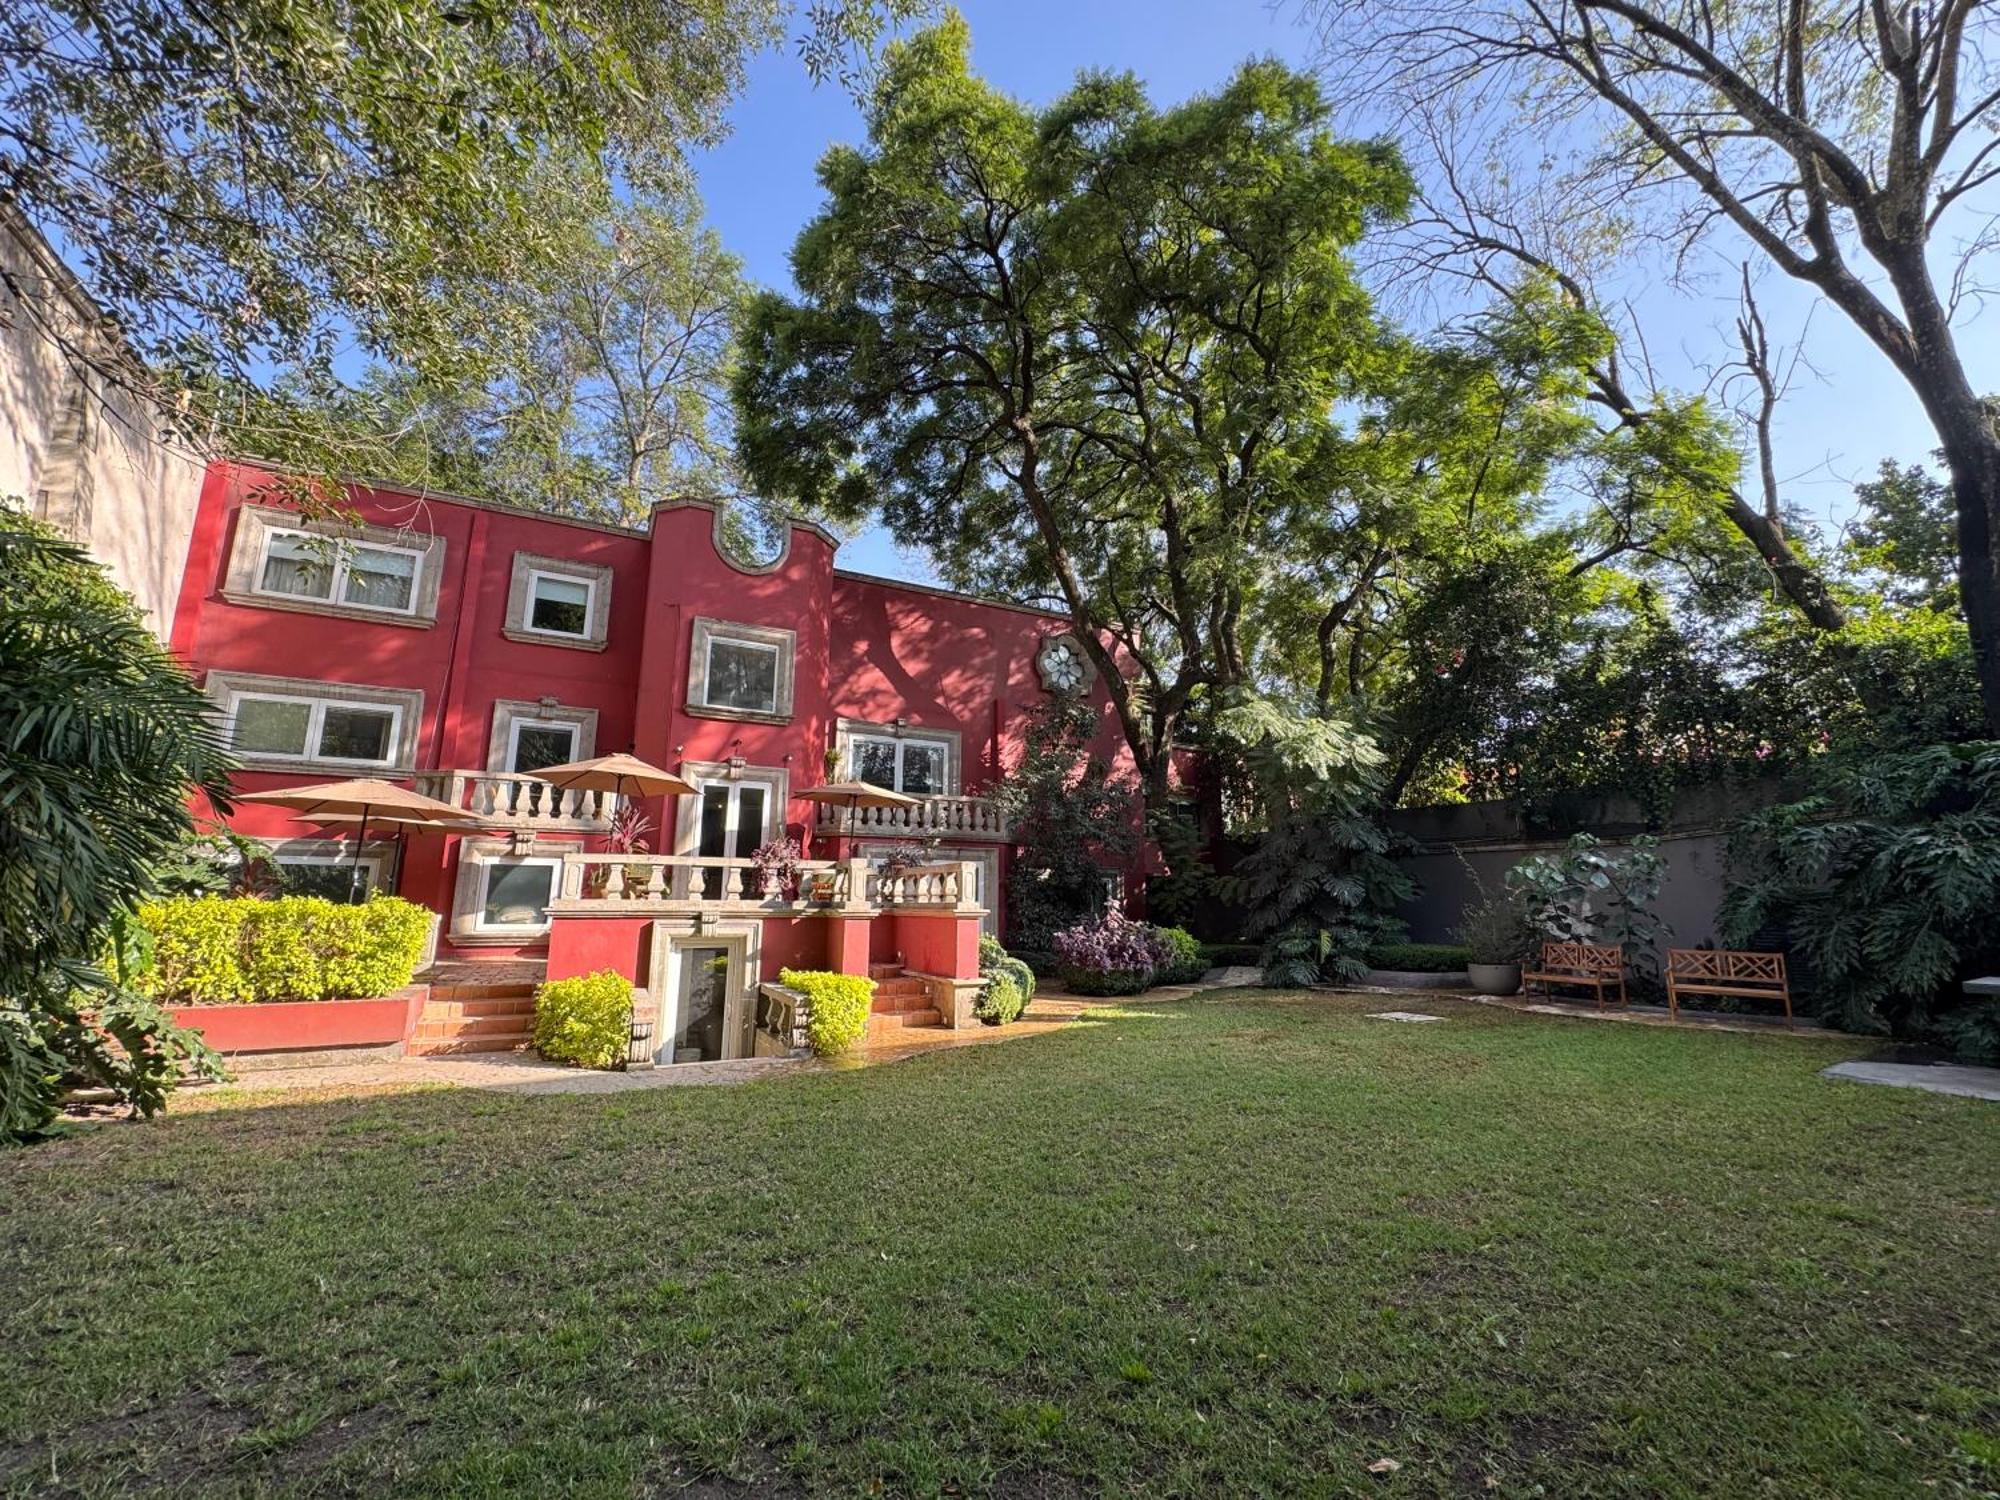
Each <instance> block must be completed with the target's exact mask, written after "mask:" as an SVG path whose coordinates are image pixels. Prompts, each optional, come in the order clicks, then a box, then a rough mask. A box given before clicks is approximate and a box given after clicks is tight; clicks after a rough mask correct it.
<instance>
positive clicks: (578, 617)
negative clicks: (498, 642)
mask: <svg viewBox="0 0 2000 1500" xmlns="http://www.w3.org/2000/svg"><path fill="white" fill-rule="evenodd" d="M611 582H612V577H611V568H610V566H609V565H608V564H605V563H594V562H584V561H583V560H581V559H580V558H573V557H544V556H542V555H541V554H539V553H535V552H516V553H515V554H514V571H513V573H512V575H511V576H510V577H509V579H508V581H507V618H506V621H505V623H503V624H502V625H501V627H500V633H501V634H502V635H504V636H506V637H507V639H509V640H511V641H526V642H528V643H529V644H531V645H536V646H564V647H567V648H569V649H570V650H572V651H602V650H603V649H604V648H605V646H606V645H607V644H608V643H609V641H610V639H611Z"/></svg>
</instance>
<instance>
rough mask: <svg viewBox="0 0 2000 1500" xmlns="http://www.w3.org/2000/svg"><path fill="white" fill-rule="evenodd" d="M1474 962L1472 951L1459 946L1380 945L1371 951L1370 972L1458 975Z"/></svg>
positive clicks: (1438, 944) (1452, 944)
mask: <svg viewBox="0 0 2000 1500" xmlns="http://www.w3.org/2000/svg"><path fill="white" fill-rule="evenodd" d="M1471 962H1472V950H1471V949H1470V948H1467V947H1463V946H1461V945H1460V944H1458V943H1377V944H1376V945H1375V946H1374V947H1373V948H1370V949H1369V950H1368V967H1369V968H1371V969H1397V970H1401V971H1402V972H1404V973H1408V974H1456V973H1458V972H1459V971H1460V970H1462V969H1463V968H1464V967H1465V966H1466V965H1467V964H1469V963H1471Z"/></svg>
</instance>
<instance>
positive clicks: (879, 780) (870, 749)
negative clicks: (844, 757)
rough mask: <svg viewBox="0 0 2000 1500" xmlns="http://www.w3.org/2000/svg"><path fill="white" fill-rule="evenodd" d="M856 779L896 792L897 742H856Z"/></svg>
mask: <svg viewBox="0 0 2000 1500" xmlns="http://www.w3.org/2000/svg"><path fill="white" fill-rule="evenodd" d="M854 778H855V780H857V781H865V782H867V783H869V784H870V785H871V786H885V787H887V788H888V789H889V790H890V791H892V792H893V791H895V790H896V742H895V741H894V740H856V741H855V742H854Z"/></svg>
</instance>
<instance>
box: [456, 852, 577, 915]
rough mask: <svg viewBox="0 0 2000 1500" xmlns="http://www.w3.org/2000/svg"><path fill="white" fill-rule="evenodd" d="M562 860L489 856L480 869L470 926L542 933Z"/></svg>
mask: <svg viewBox="0 0 2000 1500" xmlns="http://www.w3.org/2000/svg"><path fill="white" fill-rule="evenodd" d="M561 878H562V861H561V860H560V859H547V858H541V857H536V856H529V857H527V858H524V859H509V858H490V859H486V860H483V861H481V863H480V869H479V907H478V911H477V913H476V914H475V916H474V919H473V926H474V927H475V928H476V929H477V930H478V931H481V932H513V931H519V932H541V931H543V930H544V929H546V928H547V926H548V925H549V903H550V902H551V901H553V900H555V898H556V882H557V881H558V880H560V879H561Z"/></svg>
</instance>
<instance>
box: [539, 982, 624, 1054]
mask: <svg viewBox="0 0 2000 1500" xmlns="http://www.w3.org/2000/svg"><path fill="white" fill-rule="evenodd" d="M631 1040H632V981H631V980H629V979H627V978H626V977H625V976H624V975H623V974H620V973H619V972H618V971H617V970H616V969H599V970H598V971H597V972H596V973H595V974H582V975H577V976H575V977H573V978H569V979H551V980H550V981H548V983H546V984H542V985H537V986H536V988H535V1050H536V1051H537V1052H539V1053H541V1054H542V1056H544V1057H546V1058H547V1059H548V1060H549V1061H550V1062H566V1063H574V1064H575V1065H576V1066H578V1067H580V1068H622V1067H624V1066H625V1055H626V1050H627V1048H628V1046H629V1045H630V1043H631Z"/></svg>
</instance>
